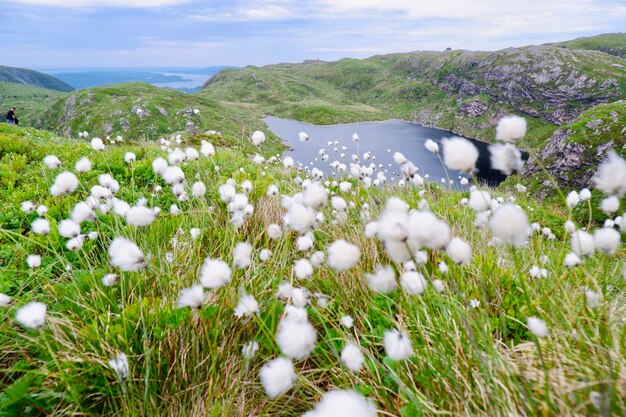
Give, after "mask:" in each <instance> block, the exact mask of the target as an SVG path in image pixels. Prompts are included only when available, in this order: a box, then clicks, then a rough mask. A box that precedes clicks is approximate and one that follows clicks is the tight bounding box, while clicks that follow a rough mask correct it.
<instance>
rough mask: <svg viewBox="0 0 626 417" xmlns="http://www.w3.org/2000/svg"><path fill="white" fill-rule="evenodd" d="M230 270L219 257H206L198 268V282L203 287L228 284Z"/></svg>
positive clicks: (213, 287) (215, 287) (214, 287)
mask: <svg viewBox="0 0 626 417" xmlns="http://www.w3.org/2000/svg"><path fill="white" fill-rule="evenodd" d="M231 274H232V270H231V269H230V266H228V264H227V263H226V262H224V261H222V260H220V259H206V260H205V261H204V264H203V265H202V269H201V270H200V283H201V284H202V286H203V287H205V288H211V289H217V288H220V287H223V286H224V285H226V284H228V283H229V282H230V279H231Z"/></svg>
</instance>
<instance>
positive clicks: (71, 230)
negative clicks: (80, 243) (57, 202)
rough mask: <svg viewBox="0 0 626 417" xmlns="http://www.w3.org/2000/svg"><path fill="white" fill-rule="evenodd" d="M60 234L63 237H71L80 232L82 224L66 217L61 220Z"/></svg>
mask: <svg viewBox="0 0 626 417" xmlns="http://www.w3.org/2000/svg"><path fill="white" fill-rule="evenodd" d="M58 229H59V234H60V235H61V236H63V237H66V238H68V239H71V238H73V237H76V236H78V235H79V234H80V225H79V224H78V223H76V222H75V221H73V220H70V219H65V220H61V221H60V222H59V226H58Z"/></svg>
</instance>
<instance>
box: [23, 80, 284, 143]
mask: <svg viewBox="0 0 626 417" xmlns="http://www.w3.org/2000/svg"><path fill="white" fill-rule="evenodd" d="M194 110H197V112H194ZM260 119H261V117H260V113H259V112H256V113H255V111H254V110H253V109H251V108H249V106H244V105H237V104H229V103H218V102H217V101H215V100H212V99H210V98H206V97H201V96H197V95H191V94H185V93H181V92H179V91H175V90H169V89H162V88H158V87H155V86H152V85H150V84H145V83H125V84H115V85H110V86H103V87H97V88H90V89H84V90H77V91H75V92H73V93H71V94H69V95H67V96H65V97H63V98H61V99H59V100H57V101H56V102H55V103H53V104H52V105H51V106H50V107H48V108H47V109H46V110H45V111H44V112H42V113H41V114H40V115H39V116H38V117H37V119H36V121H35V126H36V127H39V128H42V129H48V130H51V131H55V132H58V133H59V134H62V135H65V136H74V137H76V136H78V133H79V132H82V131H85V130H87V131H89V133H90V134H91V135H92V136H117V135H121V136H123V137H125V138H140V137H141V138H151V139H154V138H157V137H158V136H160V135H167V134H171V133H173V132H179V131H183V132H184V131H186V130H188V131H207V130H217V129H218V126H219V129H220V131H221V132H222V133H223V134H224V135H228V136H229V137H231V138H241V137H242V134H243V135H245V136H246V137H247V136H248V135H250V133H251V132H252V131H254V130H255V129H258V128H261V127H263V122H262V121H261V120H260ZM275 143H276V141H275Z"/></svg>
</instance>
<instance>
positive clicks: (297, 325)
mask: <svg viewBox="0 0 626 417" xmlns="http://www.w3.org/2000/svg"><path fill="white" fill-rule="evenodd" d="M285 312H286V313H287V315H286V316H285V317H284V318H283V319H282V320H281V321H280V323H279V324H278V333H277V334H276V343H277V344H278V347H280V350H281V352H282V353H283V355H285V356H287V357H289V358H292V359H304V358H306V357H307V356H309V354H310V353H311V351H312V350H313V349H314V348H315V342H316V341H317V333H316V332H315V328H314V327H313V326H312V325H311V323H309V321H308V319H307V314H306V310H305V309H303V308H300V307H294V306H287V307H286V308H285Z"/></svg>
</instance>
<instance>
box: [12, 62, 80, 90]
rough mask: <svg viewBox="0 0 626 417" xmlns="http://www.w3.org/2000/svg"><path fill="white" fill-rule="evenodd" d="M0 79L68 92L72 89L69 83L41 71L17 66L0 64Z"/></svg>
mask: <svg viewBox="0 0 626 417" xmlns="http://www.w3.org/2000/svg"><path fill="white" fill-rule="evenodd" d="M0 81H7V82H11V83H16V84H29V85H34V86H37V87H42V88H47V89H49V90H57V91H62V92H65V93H67V92H70V91H72V90H74V87H72V86H71V85H69V84H66V83H64V82H63V81H61V80H59V79H58V78H55V77H53V76H51V75H48V74H44V73H43V72H39V71H35V70H31V69H27V68H17V67H7V66H4V65H0Z"/></svg>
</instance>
